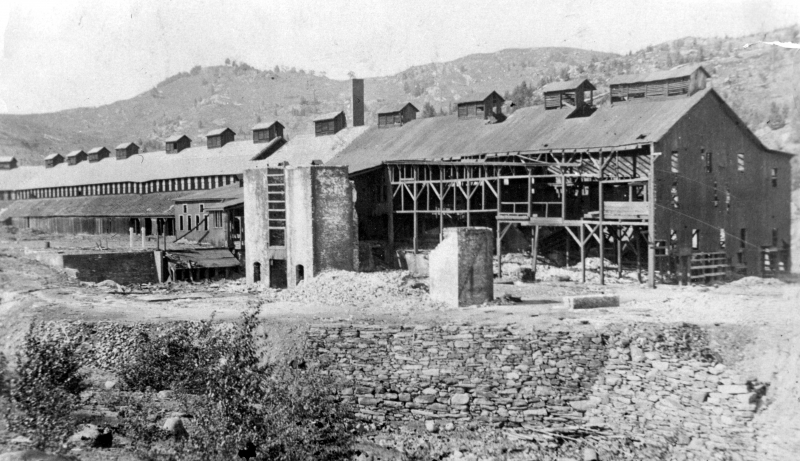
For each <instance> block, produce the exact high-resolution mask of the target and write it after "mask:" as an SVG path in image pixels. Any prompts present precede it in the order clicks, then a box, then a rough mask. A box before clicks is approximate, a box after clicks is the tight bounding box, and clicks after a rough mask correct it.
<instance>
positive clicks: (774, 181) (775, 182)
mask: <svg viewBox="0 0 800 461" xmlns="http://www.w3.org/2000/svg"><path fill="white" fill-rule="evenodd" d="M770 180H771V181H772V187H778V169H777V168H773V169H772V173H771V174H770Z"/></svg>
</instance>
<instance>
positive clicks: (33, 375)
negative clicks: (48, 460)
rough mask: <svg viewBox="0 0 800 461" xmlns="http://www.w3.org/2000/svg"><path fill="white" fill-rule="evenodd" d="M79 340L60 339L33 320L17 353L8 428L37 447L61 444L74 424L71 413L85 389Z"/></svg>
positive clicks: (11, 388)
mask: <svg viewBox="0 0 800 461" xmlns="http://www.w3.org/2000/svg"><path fill="white" fill-rule="evenodd" d="M78 346H79V343H77V342H75V341H68V340H63V339H61V340H59V339H55V338H53V337H52V336H49V335H47V334H45V332H44V329H43V328H39V327H38V326H37V325H36V323H35V322H33V323H31V326H30V329H29V330H28V333H27V334H26V335H25V340H24V343H23V346H22V348H21V350H20V351H19V352H18V353H17V375H18V376H17V378H16V379H15V380H13V381H12V382H11V385H10V388H9V391H8V396H9V403H10V405H9V408H8V410H7V413H6V418H7V421H8V427H9V430H11V431H12V432H17V433H21V434H24V435H27V436H28V437H30V438H31V440H32V441H33V444H34V446H35V447H36V448H40V449H44V448H48V447H60V446H61V445H62V444H63V443H64V441H66V438H67V437H68V436H69V433H70V430H71V429H72V426H73V421H72V419H71V416H70V414H71V413H72V412H73V411H74V410H75V409H76V408H77V405H78V402H79V399H78V394H80V393H81V391H83V390H84V389H86V387H87V386H86V383H85V377H84V376H83V375H82V374H81V373H80V372H79V369H80V361H79V357H78Z"/></svg>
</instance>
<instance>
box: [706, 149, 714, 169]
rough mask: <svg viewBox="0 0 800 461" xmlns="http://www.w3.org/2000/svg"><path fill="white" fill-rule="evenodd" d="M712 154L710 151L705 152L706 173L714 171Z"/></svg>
mask: <svg viewBox="0 0 800 461" xmlns="http://www.w3.org/2000/svg"><path fill="white" fill-rule="evenodd" d="M713 158H714V154H713V153H712V152H707V153H706V173H713V172H714V162H713Z"/></svg>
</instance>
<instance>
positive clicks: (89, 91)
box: [0, 0, 800, 113]
mask: <svg viewBox="0 0 800 461" xmlns="http://www.w3.org/2000/svg"><path fill="white" fill-rule="evenodd" d="M794 23H800V1H799V0H690V1H687V0H671V1H658V2H655V1H644V0H562V1H554V0H544V1H541V0H519V1H517V0H508V1H505V0H491V1H487V0H463V1H454V0H447V1H443V0H421V1H416V0H411V1H409V0H402V1H378V0H348V1H336V0H284V1H280V2H278V1H272V0H232V1H227V0H114V1H107V0H60V1H36V0H11V2H10V3H9V2H8V1H6V0H0V31H3V32H4V33H3V34H2V35H0V48H2V55H0V112H11V113H29V112H50V111H55V110H61V109H67V108H73V107H80V106H97V105H101V104H107V103H110V102H113V101H116V100H119V99H126V98H130V97H132V96H134V95H136V94H138V93H140V92H142V91H145V90H147V89H148V88H150V87H152V86H153V85H154V84H155V83H157V82H159V81H161V80H163V79H164V78H165V77H168V76H170V75H173V74H175V73H177V72H180V71H186V70H189V69H190V68H191V67H192V66H194V65H195V64H201V65H218V64H221V63H222V62H223V61H224V60H225V58H226V57H230V58H232V59H236V60H239V61H245V62H247V63H249V64H251V65H253V66H255V67H258V68H262V69H265V68H272V67H274V66H275V65H276V64H280V65H286V66H293V67H298V68H303V69H313V70H316V71H326V72H327V74H328V76H329V77H333V78H342V79H343V78H346V75H347V72H348V71H351V70H352V71H354V72H355V73H356V74H357V75H358V76H360V77H371V76H379V75H387V74H393V73H396V72H399V71H402V70H403V69H405V68H407V67H409V66H412V65H416V64H424V63H428V62H432V61H448V60H452V59H456V58H458V57H461V56H464V55H467V54H471V53H485V52H493V51H497V50H501V49H504V48H527V47H541V46H570V47H579V48H586V49H593V50H598V51H611V52H617V53H627V52H628V51H630V50H638V49H640V48H643V47H645V46H647V45H649V44H656V43H661V42H664V41H667V40H672V39H676V38H680V37H685V36H690V35H692V36H705V37H711V36H724V35H729V36H739V35H745V34H750V33H755V32H762V31H768V30H772V29H775V28H778V27H784V26H787V25H791V24H794Z"/></svg>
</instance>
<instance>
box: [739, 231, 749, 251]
mask: <svg viewBox="0 0 800 461" xmlns="http://www.w3.org/2000/svg"><path fill="white" fill-rule="evenodd" d="M745 245H747V229H744V228H742V229H739V247H740V248H742V249H744V247H745Z"/></svg>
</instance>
